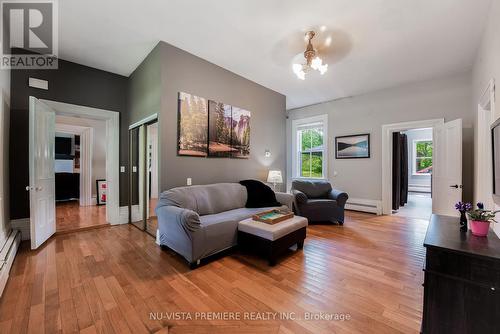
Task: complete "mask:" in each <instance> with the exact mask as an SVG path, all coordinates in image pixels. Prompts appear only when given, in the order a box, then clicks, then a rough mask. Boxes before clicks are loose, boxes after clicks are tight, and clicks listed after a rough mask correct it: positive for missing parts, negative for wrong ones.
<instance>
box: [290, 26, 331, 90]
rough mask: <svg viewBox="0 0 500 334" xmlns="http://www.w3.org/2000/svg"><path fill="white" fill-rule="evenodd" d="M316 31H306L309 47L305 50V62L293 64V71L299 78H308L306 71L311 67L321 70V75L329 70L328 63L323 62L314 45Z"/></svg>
mask: <svg viewBox="0 0 500 334" xmlns="http://www.w3.org/2000/svg"><path fill="white" fill-rule="evenodd" d="M315 35H316V33H315V32H314V31H308V32H307V33H306V36H305V37H306V40H307V41H308V42H307V48H306V51H304V58H305V59H306V63H305V64H293V66H292V68H293V73H295V75H296V76H297V78H299V79H301V80H305V79H306V73H307V72H309V71H310V70H311V69H313V70H316V71H319V73H320V74H321V75H323V74H325V72H326V71H327V70H328V64H323V60H322V59H321V58H320V57H319V56H318V55H317V51H316V50H315V49H314V47H313V45H312V42H311V41H312V39H313V38H314V36H315Z"/></svg>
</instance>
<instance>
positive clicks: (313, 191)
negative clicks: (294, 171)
mask: <svg viewBox="0 0 500 334" xmlns="http://www.w3.org/2000/svg"><path fill="white" fill-rule="evenodd" d="M292 189H297V190H300V191H302V192H303V193H304V194H306V196H307V197H308V198H328V196H329V193H330V191H332V185H331V184H330V182H327V181H307V180H295V181H293V182H292Z"/></svg>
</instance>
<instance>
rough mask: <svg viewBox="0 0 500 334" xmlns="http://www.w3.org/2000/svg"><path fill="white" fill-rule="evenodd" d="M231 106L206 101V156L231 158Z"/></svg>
mask: <svg viewBox="0 0 500 334" xmlns="http://www.w3.org/2000/svg"><path fill="white" fill-rule="evenodd" d="M232 123H233V120H232V117H231V106H230V105H229V104H224V103H221V102H216V101H212V100H210V101H208V156H209V157H215V158H229V157H230V156H231V151H232V150H233V148H232V147H231V131H232Z"/></svg>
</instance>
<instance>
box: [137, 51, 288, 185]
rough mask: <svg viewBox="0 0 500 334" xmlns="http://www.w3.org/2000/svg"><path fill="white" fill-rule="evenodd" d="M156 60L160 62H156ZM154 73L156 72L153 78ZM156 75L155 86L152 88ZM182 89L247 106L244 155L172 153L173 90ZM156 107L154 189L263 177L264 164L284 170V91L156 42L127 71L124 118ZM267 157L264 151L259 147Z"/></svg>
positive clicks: (175, 96)
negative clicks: (247, 150) (268, 154)
mask: <svg viewBox="0 0 500 334" xmlns="http://www.w3.org/2000/svg"><path fill="white" fill-rule="evenodd" d="M158 63H159V64H160V67H159V68H158ZM157 73H161V77H160V78H158V76H157ZM159 81H161V86H160V87H161V91H158V90H157V88H158V87H159V86H158V82H159ZM179 92H186V93H191V94H194V95H198V96H201V97H204V98H207V99H213V100H216V101H221V102H224V103H227V104H231V105H233V106H237V107H241V108H244V109H247V110H250V111H251V112H252V116H251V121H250V128H251V132H250V133H251V134H250V152H251V153H250V158H249V159H229V158H199V157H185V156H177V119H178V118H177V113H178V93H179ZM158 105H160V111H159V136H160V141H159V150H160V154H159V156H160V183H159V184H160V189H159V190H160V191H163V190H166V189H170V188H173V187H178V186H183V185H186V179H187V178H192V181H193V184H208V183H215V182H237V181H240V180H243V179H250V178H253V179H259V180H263V181H265V180H266V178H267V172H268V171H269V170H270V169H280V170H281V171H282V172H283V173H284V174H285V169H286V164H285V161H286V153H285V152H286V147H285V124H286V122H285V120H286V113H285V96H284V95H282V94H280V93H277V92H275V91H273V90H270V89H267V88H265V87H263V86H261V85H258V84H256V83H255V82H252V81H250V80H248V79H245V78H243V77H241V76H239V75H236V74H234V73H233V72H230V71H228V70H226V69H224V68H222V67H219V66H217V65H215V64H212V63H210V62H208V61H206V60H203V59H201V58H199V57H197V56H195V55H192V54H190V53H188V52H186V51H183V50H181V49H179V48H176V47H174V46H172V45H169V44H167V43H165V42H160V43H159V44H158V45H157V46H156V47H155V49H154V50H153V51H152V53H151V54H150V55H149V56H148V57H147V58H146V59H145V60H144V62H143V63H142V64H141V65H140V66H139V67H138V69H137V70H136V71H135V72H134V73H133V74H132V76H131V81H130V83H129V100H128V108H129V110H130V112H129V117H130V119H129V124H133V123H134V122H137V121H139V120H141V119H144V118H145V117H147V116H148V115H151V114H153V113H155V112H157V111H156V110H157V106H158ZM266 150H269V151H270V152H271V157H269V158H266V157H265V151H266Z"/></svg>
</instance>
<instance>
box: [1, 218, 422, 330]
mask: <svg viewBox="0 0 500 334" xmlns="http://www.w3.org/2000/svg"><path fill="white" fill-rule="evenodd" d="M426 226H427V223H426V222H425V221H421V220H420V221H419V220H415V219H407V218H401V217H382V216H380V217H377V216H373V215H368V214H361V213H354V212H349V213H348V214H347V219H346V223H345V225H344V226H343V227H340V226H333V225H312V226H309V227H308V237H307V239H306V241H305V245H304V250H303V251H299V252H294V251H290V252H289V254H287V255H286V256H285V257H283V258H282V259H280V261H279V262H278V264H277V265H276V266H275V267H269V266H268V265H267V262H266V261H265V260H263V259H259V258H256V257H251V256H247V255H240V254H238V253H235V254H233V255H229V256H226V257H223V258H221V259H219V260H216V261H214V262H211V263H209V264H207V265H205V266H202V267H200V268H198V269H196V270H193V271H190V270H189V269H188V268H187V265H186V263H185V262H184V261H183V260H182V259H181V258H180V257H179V256H177V255H175V254H174V253H172V252H170V251H162V250H161V249H160V247H158V246H157V245H156V244H155V243H154V239H153V238H152V237H151V236H149V235H148V234H146V233H143V232H141V231H139V230H138V229H136V228H134V227H132V226H129V225H120V226H116V227H109V228H103V229H98V230H88V231H82V232H75V233H68V234H63V235H58V236H55V237H53V238H51V239H50V240H49V241H48V242H47V243H46V245H45V246H44V247H42V248H41V249H39V250H38V251H33V252H32V251H30V250H29V245H28V244H26V243H25V244H23V245H22V247H21V249H20V251H19V253H18V255H17V257H16V259H15V262H14V265H13V267H12V271H11V276H10V279H9V281H8V283H7V287H6V289H5V292H4V295H3V297H2V299H1V301H0V333H22V332H34V333H43V332H45V333H61V332H62V333H68V332H78V331H80V333H95V332H103V333H147V332H151V333H154V332H159V333H219V332H225V333H417V332H418V331H419V330H420V321H421V309H422V286H421V284H422V282H423V273H422V265H423V260H424V248H423V246H422V243H423V238H424V234H425V230H426ZM150 312H154V313H153V315H155V316H157V317H159V318H161V317H163V318H162V319H161V320H154V319H151V318H150V316H151V315H150ZM171 312H178V313H171ZM180 312H187V313H180ZM196 312H238V313H230V314H233V317H236V316H237V314H239V315H240V317H241V320H239V321H238V320H218V319H212V320H205V319H200V318H199V314H200V313H196ZM244 312H254V313H244ZM257 312H271V313H257ZM272 312H294V313H293V315H292V314H291V313H284V314H283V315H282V317H285V316H288V317H290V318H292V320H289V319H280V318H276V319H273V315H274V313H272ZM306 312H311V313H314V314H315V315H316V316H320V312H326V313H328V314H331V313H339V314H345V315H349V316H350V319H349V320H344V321H333V320H315V321H313V320H305V319H304V316H305V314H306ZM219 314H221V313H219ZM266 314H267V317H270V318H271V319H265V318H263V317H264V316H265V315H266ZM169 315H171V316H176V317H177V318H175V319H168V316H169ZM187 315H190V316H191V317H192V318H193V319H192V320H189V319H186V317H187ZM197 315H198V318H197ZM205 315H207V314H206V313H205ZM212 315H213V316H215V315H217V314H215V313H212ZM228 316H229V315H228ZM250 316H251V317H253V318H254V319H255V318H256V317H257V319H256V320H251V319H248V317H250ZM244 317H247V318H244ZM183 318H184V319H183ZM299 318H300V319H299Z"/></svg>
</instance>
